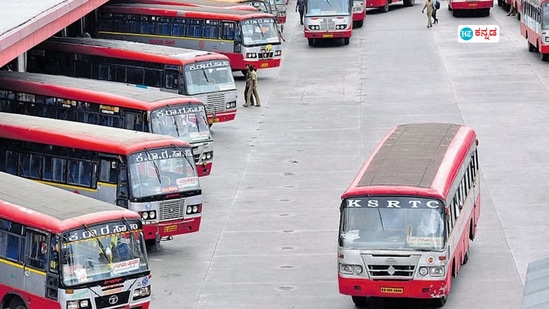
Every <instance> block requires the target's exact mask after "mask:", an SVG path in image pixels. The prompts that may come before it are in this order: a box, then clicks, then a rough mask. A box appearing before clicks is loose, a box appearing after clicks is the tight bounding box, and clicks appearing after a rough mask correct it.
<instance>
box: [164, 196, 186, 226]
mask: <svg viewBox="0 0 549 309" xmlns="http://www.w3.org/2000/svg"><path fill="white" fill-rule="evenodd" d="M158 210H159V212H160V214H159V217H158V219H159V220H160V221H164V220H173V219H180V218H183V217H184V216H185V200H184V199H176V200H168V201H162V202H160V206H159V209H158Z"/></svg>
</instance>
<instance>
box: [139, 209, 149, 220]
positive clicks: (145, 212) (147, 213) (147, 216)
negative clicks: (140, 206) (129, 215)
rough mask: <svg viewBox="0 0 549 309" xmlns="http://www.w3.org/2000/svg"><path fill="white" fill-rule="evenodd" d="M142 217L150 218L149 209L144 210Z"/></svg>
mask: <svg viewBox="0 0 549 309" xmlns="http://www.w3.org/2000/svg"><path fill="white" fill-rule="evenodd" d="M141 219H143V220H147V219H149V212H147V211H144V212H142V213H141Z"/></svg>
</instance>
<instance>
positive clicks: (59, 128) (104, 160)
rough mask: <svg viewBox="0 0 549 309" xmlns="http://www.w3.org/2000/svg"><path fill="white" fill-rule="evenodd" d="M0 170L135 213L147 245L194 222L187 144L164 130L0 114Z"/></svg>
mask: <svg viewBox="0 0 549 309" xmlns="http://www.w3.org/2000/svg"><path fill="white" fill-rule="evenodd" d="M0 171H2V172H7V173H9V174H13V175H17V176H20V177H25V178H29V179H33V180H36V181H39V182H42V183H45V184H48V185H52V186H55V187H59V188H62V189H65V190H68V191H71V192H74V193H78V194H81V195H85V196H88V197H92V198H95V199H98V200H101V201H105V202H108V203H112V204H115V205H118V206H120V207H123V208H128V209H130V210H133V211H135V212H138V213H139V215H140V216H141V219H142V220H143V231H144V234H145V241H146V242H147V244H148V245H150V246H152V245H154V247H153V249H158V245H159V242H160V239H161V238H162V237H165V238H168V239H169V238H171V237H172V236H174V235H181V234H186V233H193V232H197V231H198V230H199V228H200V221H201V212H202V189H201V187H200V182H199V179H198V174H197V172H196V166H195V164H194V161H193V160H192V149H191V146H190V145H189V144H188V143H186V142H183V141H181V140H178V139H176V138H173V137H170V136H165V135H157V134H149V133H142V132H135V131H129V130H123V129H118V128H110V127H103V126H98V125H91V124H86V123H78V122H72V121H65V120H58V119H50V118H40V117H35V116H28V115H19V114H9V113H0Z"/></svg>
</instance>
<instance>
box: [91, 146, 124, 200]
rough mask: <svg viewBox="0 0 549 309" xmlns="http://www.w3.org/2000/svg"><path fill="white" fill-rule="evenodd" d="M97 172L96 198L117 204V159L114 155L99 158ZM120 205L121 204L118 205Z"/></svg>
mask: <svg viewBox="0 0 549 309" xmlns="http://www.w3.org/2000/svg"><path fill="white" fill-rule="evenodd" d="M98 169H99V170H98V172H97V174H98V175H97V197H96V198H97V199H98V200H101V201H104V202H107V203H110V204H115V205H118V204H117V203H118V193H117V191H118V189H117V187H118V186H117V184H118V159H117V158H116V157H115V156H112V157H110V156H108V157H107V156H104V154H103V155H102V156H101V157H100V158H99V168H98ZM119 206H121V205H119Z"/></svg>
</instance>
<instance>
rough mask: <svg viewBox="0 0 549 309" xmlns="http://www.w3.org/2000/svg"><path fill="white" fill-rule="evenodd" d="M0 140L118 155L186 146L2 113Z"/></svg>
mask: <svg viewBox="0 0 549 309" xmlns="http://www.w3.org/2000/svg"><path fill="white" fill-rule="evenodd" d="M0 138H9V139H15V140H23V141H28V142H35V143H41V144H46V145H54V146H63V147H71V148H76V149H85V150H91V151H100V152H105V153H111V154H119V155H129V154H131V153H134V152H136V151H143V150H146V149H153V148H159V147H170V146H177V147H190V145H189V144H188V143H187V142H184V141H181V140H179V139H177V138H175V137H171V136H165V135H159V134H152V133H145V132H138V131H132V130H126V129H120V128H112V127H105V126H100V125H94V124H87V123H80V122H74V121H66V120H58V119H50V118H42V117H35V116H28V115H19V114H11V113H2V112H0Z"/></svg>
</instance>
